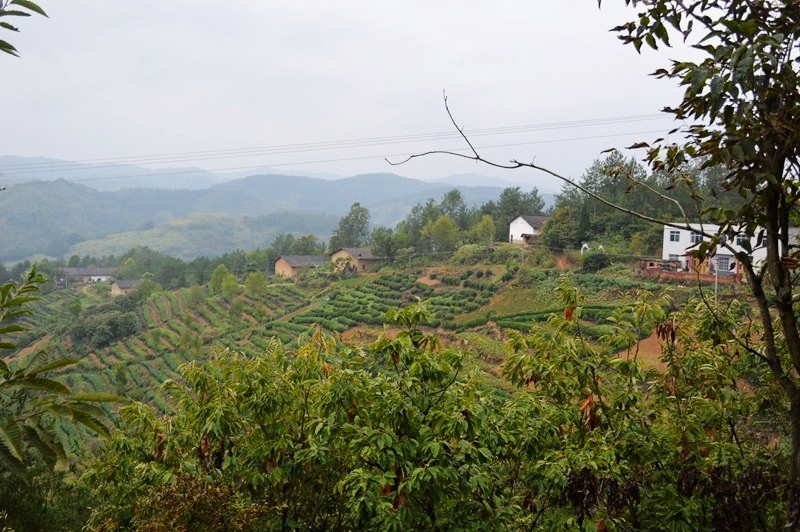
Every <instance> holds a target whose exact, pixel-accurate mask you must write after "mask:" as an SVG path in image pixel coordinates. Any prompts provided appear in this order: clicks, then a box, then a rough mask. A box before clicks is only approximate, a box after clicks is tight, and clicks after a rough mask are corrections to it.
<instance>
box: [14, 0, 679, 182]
mask: <svg viewBox="0 0 800 532" xmlns="http://www.w3.org/2000/svg"><path fill="white" fill-rule="evenodd" d="M39 3H40V5H41V6H42V7H43V8H45V9H46V10H47V11H48V14H49V15H50V18H49V19H45V18H43V17H31V18H30V19H26V20H22V21H20V27H21V30H22V33H20V34H16V35H14V34H9V33H8V32H5V31H4V32H3V33H4V36H5V38H7V39H9V40H11V41H12V42H13V43H14V44H15V45H16V46H17V48H18V49H19V50H20V53H21V54H22V57H21V58H19V59H16V58H13V57H11V56H8V57H0V72H1V73H2V74H0V75H1V76H2V79H3V83H2V87H3V102H4V104H3V128H2V130H3V133H2V134H1V135H2V136H0V154H13V155H21V156H36V155H42V156H48V157H55V158H61V159H68V160H90V159H103V160H105V159H109V158H116V157H132V158H139V159H136V160H134V161H132V162H138V163H140V164H142V163H143V165H144V166H152V167H158V166H159V164H158V163H160V162H165V159H166V157H149V158H145V157H144V156H153V155H158V154H176V153H185V152H194V153H195V155H191V156H187V157H177V158H175V159H174V160H173V161H171V163H170V165H171V166H188V165H195V166H200V167H203V168H207V169H209V170H220V169H229V168H241V167H247V166H277V167H279V168H281V169H284V170H291V171H294V172H301V171H304V170H307V171H311V172H331V173H336V174H342V175H353V174H358V173H366V172H386V171H393V172H396V173H399V174H401V175H407V176H409V177H417V178H423V179H431V178H437V177H442V176H445V175H448V174H453V173H465V172H474V173H482V174H487V175H494V176H497V177H502V178H504V179H508V180H514V181H521V182H527V183H531V184H536V185H538V186H539V187H540V188H544V189H548V188H549V189H555V190H557V189H558V188H559V187H560V185H559V184H558V183H556V182H554V181H553V180H552V179H547V178H545V177H544V176H542V175H535V174H533V173H532V172H530V171H521V170H517V171H516V172H514V173H502V172H500V171H495V170H491V169H489V168H486V167H481V166H476V165H475V164H474V163H470V162H463V161H460V160H457V159H455V158H451V157H443V156H435V157H429V158H427V159H424V160H415V161H412V162H410V163H408V164H406V165H404V166H401V167H394V168H393V167H390V166H388V165H387V164H386V163H385V162H384V161H383V159H382V156H384V155H393V154H405V153H411V152H416V151H423V150H428V149H457V148H462V147H463V143H461V142H460V141H459V140H458V139H454V138H433V139H431V138H427V139H423V138H421V137H422V136H424V135H429V134H433V133H452V132H453V128H452V126H451V124H450V122H449V119H448V117H447V115H446V113H445V111H444V107H443V104H442V90H446V91H447V94H448V96H449V102H450V105H451V108H452V110H453V112H454V113H455V115H456V118H457V120H458V122H459V123H460V124H461V125H463V126H465V127H466V129H467V130H468V131H469V130H489V129H494V130H495V131H500V132H504V133H503V134H492V135H484V136H476V137H475V138H474V143H475V144H476V145H477V146H497V145H509V144H514V145H515V146H513V147H505V148H486V149H485V150H482V152H483V154H484V155H486V156H487V157H491V158H494V159H497V160H499V161H507V160H508V159H511V158H518V159H523V160H530V159H532V158H533V157H535V158H536V162H537V163H540V164H543V165H547V166H549V167H551V168H552V169H554V170H556V171H559V172H562V173H564V174H567V175H571V176H573V177H577V176H579V175H580V174H581V173H582V171H583V169H585V168H586V167H587V166H588V165H589V164H591V162H592V160H593V159H595V158H597V157H599V156H600V155H599V152H600V151H601V150H603V149H605V148H609V147H620V146H625V145H628V144H631V143H633V142H635V141H637V140H646V139H651V138H654V137H656V136H658V135H657V134H656V131H658V132H666V131H667V130H669V129H670V128H671V125H672V123H671V122H670V121H669V120H668V119H665V118H661V119H656V120H653V119H650V120H638V121H628V122H622V123H617V124H610V123H603V124H601V125H593V126H591V127H587V126H582V127H565V126H567V125H569V124H567V123H569V122H573V123H574V122H581V121H587V120H598V119H604V118H618V117H629V116H641V115H654V114H656V113H658V111H659V110H660V109H661V108H662V107H663V106H665V105H668V104H673V103H676V102H677V98H678V96H679V95H680V91H679V89H678V88H677V87H675V86H674V85H672V84H671V83H670V82H669V81H659V80H654V79H652V78H650V77H649V76H648V75H647V74H648V73H649V72H651V71H652V70H653V69H654V68H656V67H657V66H660V65H662V64H664V63H665V61H666V59H667V57H668V55H664V54H655V53H652V52H651V53H644V54H643V55H641V56H640V55H638V54H636V52H635V51H634V50H633V48H631V47H625V46H623V45H621V44H620V43H619V41H617V39H616V37H615V35H614V34H613V33H610V32H609V31H608V30H609V29H610V28H611V27H613V26H614V25H617V24H620V23H622V22H625V21H627V20H628V19H629V18H630V17H631V16H632V15H633V14H634V13H633V11H632V10H629V9H627V8H624V3H623V2H622V0H616V1H613V0H606V2H604V3H605V4H606V5H605V6H604V7H603V9H602V10H599V9H598V7H597V2H596V1H594V0H527V1H515V2H511V1H487V0H482V1H472V0H458V1H456V0H439V1H431V0H427V1H422V0H406V1H402V2H400V1H387V0H384V1H379V2H378V1H375V0H372V1H366V0H365V1H352V0H339V1H337V2H330V1H328V2H323V1H315V2H312V1H306V0H291V1H281V2H278V1H272V0H269V1H256V0H249V1H245V0H226V1H225V2H210V1H206V0H192V1H189V0H162V1H159V2H155V1H149V0H144V1H140V2H118V1H109V0H72V1H69V2H65V1H63V0H40V2H39ZM542 124H550V126H547V127H546V128H530V127H529V128H519V127H518V126H535V125H542ZM512 128H516V130H514V131H513V132H511V133H509V130H511V129H512ZM398 137H405V138H406V140H414V142H398ZM587 137H595V138H592V139H588V138H587ZM597 137H601V138H597ZM565 139H572V140H565ZM575 139H583V140H575ZM345 140H358V142H354V143H351V146H349V147H348V146H345V145H342V144H330V145H329V146H328V148H329V149H321V148H323V147H324V146H319V145H317V146H311V145H312V144H316V143H332V142H335V141H345ZM285 145H298V146H295V147H294V148H280V149H275V147H277V146H285ZM245 148H262V149H261V150H256V153H259V152H260V153H259V154H258V156H247V157H230V155H232V154H234V153H233V152H230V151H226V150H242V149H245ZM264 148H273V150H272V153H265V152H266V151H267V150H265V149H264ZM212 151H218V152H221V153H208V152H212ZM275 152H279V153H275ZM281 152H282V153H281ZM242 153H246V152H241V153H239V152H237V153H236V154H237V155H240V154H242ZM396 158H398V159H399V158H400V157H396ZM165 179H169V178H168V177H165Z"/></svg>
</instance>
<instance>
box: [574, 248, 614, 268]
mask: <svg viewBox="0 0 800 532" xmlns="http://www.w3.org/2000/svg"><path fill="white" fill-rule="evenodd" d="M609 266H611V259H610V258H609V256H608V255H606V254H605V252H602V251H597V252H590V253H587V254H586V255H582V256H581V271H584V272H587V273H596V272H599V271H600V270H602V269H604V268H608V267H609Z"/></svg>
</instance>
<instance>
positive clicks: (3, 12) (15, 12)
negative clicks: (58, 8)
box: [0, 0, 47, 56]
mask: <svg viewBox="0 0 800 532" xmlns="http://www.w3.org/2000/svg"><path fill="white" fill-rule="evenodd" d="M31 13H37V14H39V15H42V16H43V17H46V16H47V13H45V12H44V10H43V9H42V8H41V7H39V6H38V5H37V4H36V3H34V2H32V1H31V0H3V1H0V18H5V17H29V16H31ZM0 28H3V29H5V30H9V31H19V29H18V28H17V27H16V26H14V25H13V24H11V22H7V21H5V20H0ZM0 52H4V53H7V54H10V55H15V56H19V54H18V53H17V49H16V48H15V47H14V46H13V45H12V44H11V43H9V42H7V41H4V40H0Z"/></svg>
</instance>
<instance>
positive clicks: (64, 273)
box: [57, 268, 117, 286]
mask: <svg viewBox="0 0 800 532" xmlns="http://www.w3.org/2000/svg"><path fill="white" fill-rule="evenodd" d="M116 273H117V268H60V269H59V270H58V280H57V281H58V284H59V285H62V286H69V285H71V284H90V283H99V282H104V281H113V280H114V275H115V274H116Z"/></svg>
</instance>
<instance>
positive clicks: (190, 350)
mask: <svg viewBox="0 0 800 532" xmlns="http://www.w3.org/2000/svg"><path fill="white" fill-rule="evenodd" d="M430 275H431V272H430V271H427V272H423V271H413V272H394V273H388V274H382V275H377V274H373V275H368V276H365V277H361V278H358V279H351V280H346V281H340V282H335V283H332V284H331V285H329V286H327V287H325V288H324V289H322V290H319V289H313V290H312V289H302V288H299V287H297V286H296V285H294V284H291V283H285V282H280V283H276V284H271V285H270V286H269V288H268V289H267V290H266V292H265V293H263V294H262V295H260V296H258V297H250V296H247V295H244V294H242V295H239V296H236V297H234V298H231V299H229V300H226V299H224V298H222V297H218V296H209V295H207V294H206V293H205V291H204V290H202V291H200V292H199V295H198V289H197V288H196V287H195V288H193V289H181V290H176V291H165V292H156V293H154V294H152V295H151V296H150V297H149V298H148V299H147V300H146V301H145V302H144V303H143V304H140V305H138V306H137V307H136V309H135V312H136V316H137V320H136V321H137V332H136V334H134V335H132V336H128V337H127V338H124V339H123V340H121V341H117V342H114V343H112V344H111V345H109V346H107V347H103V348H88V347H86V346H85V345H83V344H79V343H76V344H74V345H73V343H72V342H71V340H70V339H69V338H64V337H63V335H59V334H58V331H59V330H63V329H65V328H66V327H67V326H68V325H69V323H70V321H71V320H73V319H75V318H74V317H73V316H74V314H71V313H70V312H69V306H70V302H71V301H74V300H75V299H76V298H77V297H80V298H81V303H82V307H83V308H86V307H88V306H91V305H95V304H100V303H102V302H103V301H107V300H108V297H109V296H108V295H107V294H104V293H103V292H102V291H98V292H97V293H96V294H95V293H94V292H93V291H92V290H84V291H83V292H72V291H57V292H52V293H50V294H47V295H46V296H44V298H43V299H42V301H40V302H39V303H38V304H37V306H36V309H35V313H34V315H33V316H30V317H26V318H25V323H26V325H28V326H30V327H32V328H33V331H31V333H28V334H27V336H23V337H22V338H20V340H21V342H20V343H21V345H24V344H25V343H32V342H34V341H39V343H40V344H42V345H43V347H44V348H46V349H49V350H50V351H51V352H53V353H54V354H58V355H63V356H66V355H70V356H76V357H78V358H79V359H80V362H79V364H78V371H74V372H72V374H73V375H77V376H79V377H74V378H73V380H74V382H70V383H69V384H70V385H71V386H74V387H75V388H76V389H82V390H87V391H89V390H103V391H114V392H116V393H118V394H120V395H125V396H127V397H131V398H133V399H137V400H144V401H147V402H150V403H152V404H153V405H155V406H157V407H158V408H160V409H161V410H163V411H169V410H170V404H169V398H168V397H166V396H165V395H164V394H163V393H162V391H161V385H162V383H163V382H164V381H165V380H167V379H171V378H175V377H176V376H177V369H178V367H179V366H180V365H181V364H183V363H186V362H189V361H192V360H203V359H204V358H206V357H207V356H209V354H211V353H214V352H220V351H223V350H225V349H235V350H239V351H243V352H245V353H249V354H255V353H259V352H262V351H263V350H264V349H266V348H267V347H268V345H269V344H270V342H272V341H274V340H273V339H275V338H277V339H278V340H279V341H280V342H281V343H283V344H284V345H287V346H289V347H290V348H291V347H292V346H293V345H294V344H295V343H296V341H297V338H298V337H299V336H301V335H306V334H308V333H310V331H311V329H312V328H313V327H316V326H319V327H321V328H322V329H324V330H327V331H329V332H333V333H342V332H345V331H347V330H349V329H358V328H363V327H367V328H371V329H372V330H374V331H377V330H379V328H380V326H381V325H382V324H383V322H384V315H385V313H386V311H388V310H391V309H396V308H399V307H402V306H404V305H407V304H409V303H412V302H415V301H418V300H424V301H426V302H427V305H428V307H429V309H430V310H431V313H432V320H431V321H430V323H428V324H427V325H428V326H430V327H436V328H438V330H439V331H440V333H441V334H442V335H443V336H444V339H445V341H447V342H456V343H458V342H462V343H464V342H463V340H464V339H466V338H470V340H469V342H468V343H469V344H470V346H471V347H470V351H474V350H475V349H476V348H478V347H477V346H478V345H479V344H480V343H476V341H475V339H476V338H477V337H478V336H480V335H484V336H492V335H494V336H497V335H498V334H499V336H498V337H497V338H496V339H495V340H492V342H491V344H492V345H493V346H494V347H492V350H493V351H495V353H494V354H492V355H491V356H489V355H488V353H483V352H478V351H476V352H474V353H473V354H474V358H475V360H476V363H478V364H479V365H480V364H482V366H480V367H481V368H482V369H484V370H485V371H486V372H487V375H488V374H489V373H491V372H493V367H494V366H495V365H496V364H498V363H499V362H500V360H499V355H497V353H496V351H497V350H498V349H499V348H498V345H500V346H501V342H502V336H503V333H502V331H504V330H508V329H515V330H520V331H527V330H529V329H530V327H531V326H532V324H533V323H535V322H543V321H545V320H546V319H547V318H548V316H549V315H550V314H551V313H553V312H559V308H558V307H556V306H554V303H555V302H554V301H553V297H552V292H551V286H552V285H553V283H554V279H555V277H554V274H553V273H550V272H541V273H535V274H529V277H532V278H533V279H534V280H535V281H536V282H538V283H539V286H540V287H541V288H542V290H547V292H548V293H549V294H550V295H549V299H548V300H547V301H545V302H542V301H532V300H531V301H528V302H526V304H525V305H519V306H518V307H519V308H516V309H514V310H515V311H514V312H506V313H504V314H500V315H498V313H497V312H496V311H495V310H494V309H493V307H492V301H493V299H494V298H495V296H498V295H502V294H504V293H508V291H511V290H518V289H519V283H518V282H517V281H518V279H517V278H515V276H514V275H511V274H506V272H504V271H498V269H497V268H495V269H494V271H489V270H488V269H487V270H484V271H481V270H476V271H473V270H461V271H448V272H446V274H441V273H438V274H437V273H434V274H433V276H434V277H438V278H437V279H436V282H431V280H432V277H430ZM576 277H577V276H576ZM581 278H582V279H581V280H582V281H583V282H584V283H585V284H587V288H590V290H589V291H590V292H592V293H593V295H594V296H595V297H594V298H593V299H594V300H600V301H602V299H603V298H602V294H599V289H600V288H607V287H608V286H610V287H611V288H612V289H619V283H616V284H615V282H614V281H608V280H605V279H602V278H598V277H597V276H589V277H586V276H581ZM418 279H423V280H425V281H426V282H424V283H423V282H419V281H418ZM626 282H627V281H626ZM637 287H638V285H636V283H633V284H630V283H628V284H626V285H625V286H624V287H623V288H625V289H634V288H637ZM548 301H549V303H550V304H549V305H547V302H548ZM72 305H73V307H74V303H73V304H72ZM617 306H618V304H595V303H592V304H587V305H586V306H585V307H584V313H583V319H584V324H585V332H586V334H587V335H588V336H589V337H595V338H596V337H599V336H600V335H602V334H604V333H605V332H606V327H607V326H605V325H601V324H600V322H602V321H603V320H604V319H605V317H607V316H608V315H609V314H610V313H611V312H613V310H614V309H615V308H616V307H617ZM548 307H549V308H548ZM73 312H74V309H73ZM465 315H468V316H469V317H468V318H465ZM469 331H472V332H469ZM497 331H500V332H497ZM50 333H53V334H52V338H51V339H49V340H46V341H43V340H42V337H44V336H45V335H46V334H50ZM465 334H466V335H467V336H464V335H465ZM476 335H477V336H476ZM498 342H500V343H498ZM480 349H482V348H479V351H480ZM484 350H485V349H484ZM494 373H496V372H494ZM491 378H493V379H494V380H495V381H496V380H497V377H496V375H495V376H493V377H491Z"/></svg>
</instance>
